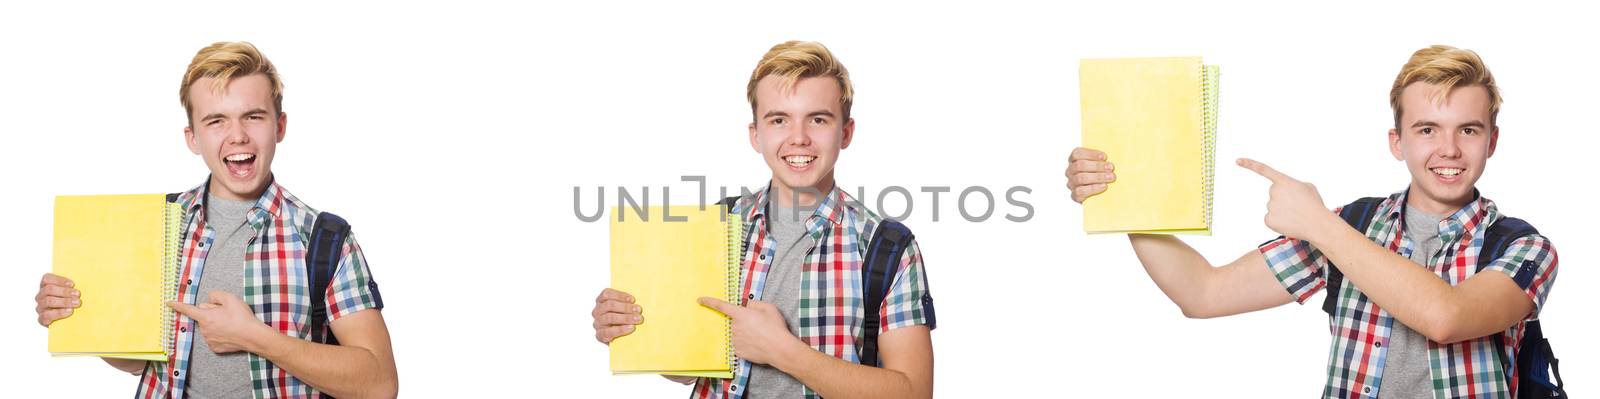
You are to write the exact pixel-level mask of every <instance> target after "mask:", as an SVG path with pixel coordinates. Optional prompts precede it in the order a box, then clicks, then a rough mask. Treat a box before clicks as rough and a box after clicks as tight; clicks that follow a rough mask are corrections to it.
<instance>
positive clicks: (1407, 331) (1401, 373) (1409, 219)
mask: <svg viewBox="0 0 1600 399" xmlns="http://www.w3.org/2000/svg"><path fill="white" fill-rule="evenodd" d="M1442 220H1444V216H1441V215H1431V214H1428V213H1425V212H1422V211H1421V210H1418V209H1417V208H1412V207H1410V206H1407V207H1406V221H1405V225H1406V236H1408V237H1410V238H1411V247H1412V251H1411V261H1412V262H1416V263H1417V264H1418V265H1421V266H1423V267H1431V266H1429V265H1428V261H1429V260H1430V259H1429V258H1431V257H1433V255H1434V254H1436V253H1438V252H1439V249H1440V248H1443V247H1444V242H1442V241H1440V239H1439V222H1440V221H1442ZM1429 370H1430V368H1429V367H1428V337H1424V336H1422V334H1418V333H1417V331H1416V330H1412V329H1411V327H1408V326H1406V325H1405V324H1404V323H1401V322H1400V319H1395V321H1394V325H1393V326H1392V328H1391V329H1390V330H1389V350H1388V353H1386V354H1385V358H1384V360H1383V376H1382V377H1381V378H1383V380H1382V381H1383V385H1382V386H1381V387H1380V388H1379V389H1380V391H1379V395H1378V396H1380V397H1382V398H1384V399H1410V398H1432V397H1433V380H1432V376H1431V375H1430V371H1429Z"/></svg>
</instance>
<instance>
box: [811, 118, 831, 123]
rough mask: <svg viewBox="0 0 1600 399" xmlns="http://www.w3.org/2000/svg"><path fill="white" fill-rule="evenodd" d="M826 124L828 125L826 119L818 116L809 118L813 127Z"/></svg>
mask: <svg viewBox="0 0 1600 399" xmlns="http://www.w3.org/2000/svg"><path fill="white" fill-rule="evenodd" d="M826 123H828V120H827V119H826V118H823V117H820V116H818V117H812V118H811V124H813V125H821V124H826Z"/></svg>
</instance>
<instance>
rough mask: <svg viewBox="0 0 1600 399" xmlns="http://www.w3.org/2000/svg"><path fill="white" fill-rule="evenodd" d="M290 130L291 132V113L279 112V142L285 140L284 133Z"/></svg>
mask: <svg viewBox="0 0 1600 399" xmlns="http://www.w3.org/2000/svg"><path fill="white" fill-rule="evenodd" d="M288 132H289V113H288V112H279V113H278V142H279V143H282V142H283V135H284V133H288Z"/></svg>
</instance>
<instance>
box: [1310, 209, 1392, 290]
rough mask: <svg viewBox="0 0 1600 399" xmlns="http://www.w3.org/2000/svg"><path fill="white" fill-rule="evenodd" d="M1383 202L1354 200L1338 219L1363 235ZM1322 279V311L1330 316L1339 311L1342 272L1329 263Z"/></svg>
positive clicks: (1342, 281) (1341, 210) (1341, 211)
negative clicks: (1323, 292) (1323, 284)
mask: <svg viewBox="0 0 1600 399" xmlns="http://www.w3.org/2000/svg"><path fill="white" fill-rule="evenodd" d="M1383 200H1384V198H1383V197H1366V198H1362V199H1358V200H1355V202H1351V203H1350V204H1349V205H1345V206H1344V208H1341V209H1339V218H1340V219H1344V222H1345V223H1349V224H1350V227H1351V228H1354V229H1356V231H1359V232H1361V233H1363V234H1365V233H1366V232H1367V226H1368V225H1370V224H1372V217H1373V216H1375V214H1376V213H1377V212H1378V204H1382V203H1383ZM1322 277H1323V280H1324V281H1327V285H1326V286H1325V287H1324V288H1323V291H1325V294H1324V295H1323V296H1322V311H1323V312H1325V313H1327V314H1328V315H1329V316H1332V315H1333V314H1334V312H1337V311H1338V310H1339V287H1340V286H1342V285H1344V272H1341V271H1339V268H1338V267H1334V265H1333V263H1331V262H1330V263H1328V270H1323V271H1322Z"/></svg>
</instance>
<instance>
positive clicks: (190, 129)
mask: <svg viewBox="0 0 1600 399" xmlns="http://www.w3.org/2000/svg"><path fill="white" fill-rule="evenodd" d="M183 143H184V144H186V145H188V146H189V152H191V153H194V155H200V143H199V142H196V141H194V126H184V127H183Z"/></svg>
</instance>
